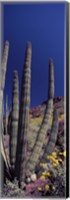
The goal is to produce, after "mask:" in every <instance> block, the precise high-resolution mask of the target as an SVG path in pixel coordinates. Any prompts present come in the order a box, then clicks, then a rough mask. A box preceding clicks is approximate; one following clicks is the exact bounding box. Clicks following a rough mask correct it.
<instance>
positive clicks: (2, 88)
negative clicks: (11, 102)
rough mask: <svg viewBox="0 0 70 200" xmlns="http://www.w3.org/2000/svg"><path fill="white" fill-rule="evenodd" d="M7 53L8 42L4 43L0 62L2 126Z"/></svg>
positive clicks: (0, 116)
mask: <svg viewBox="0 0 70 200" xmlns="http://www.w3.org/2000/svg"><path fill="white" fill-rule="evenodd" d="M8 52H9V42H8V41H6V42H5V46H4V51H3V56H2V62H1V88H0V122H1V124H2V119H3V116H2V115H3V114H2V108H3V93H4V86H5V77H6V70H7V60H8Z"/></svg>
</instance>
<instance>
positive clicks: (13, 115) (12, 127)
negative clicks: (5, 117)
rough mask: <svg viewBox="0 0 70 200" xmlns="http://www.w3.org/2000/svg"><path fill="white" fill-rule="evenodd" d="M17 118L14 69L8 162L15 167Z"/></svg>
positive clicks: (17, 104)
mask: <svg viewBox="0 0 70 200" xmlns="http://www.w3.org/2000/svg"><path fill="white" fill-rule="evenodd" d="M18 118H19V94H18V73H17V71H14V77H13V89H12V108H11V125H10V164H11V167H12V169H13V170H14V169H15V160H16V147H17V133H18Z"/></svg>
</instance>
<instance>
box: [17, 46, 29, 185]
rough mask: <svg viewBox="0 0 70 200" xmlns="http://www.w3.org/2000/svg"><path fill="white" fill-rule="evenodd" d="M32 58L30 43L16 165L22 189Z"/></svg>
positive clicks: (27, 50)
mask: <svg viewBox="0 0 70 200" xmlns="http://www.w3.org/2000/svg"><path fill="white" fill-rule="evenodd" d="M31 58H32V46H31V43H30V42H28V43H27V47H26V53H25V61H24V69H23V75H22V90H21V101H20V115H19V130H18V145H17V157H18V158H17V160H16V163H17V164H19V165H20V166H19V171H18V174H19V186H20V187H23V181H24V179H25V172H26V158H27V133H28V131H29V110H30V85H31ZM16 167H17V165H16ZM17 170H18V169H17Z"/></svg>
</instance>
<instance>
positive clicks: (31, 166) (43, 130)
mask: <svg viewBox="0 0 70 200" xmlns="http://www.w3.org/2000/svg"><path fill="white" fill-rule="evenodd" d="M53 97H54V66H53V64H52V61H50V65H49V100H48V105H47V107H46V111H45V115H44V119H43V122H42V125H41V127H40V130H39V131H38V134H37V137H36V140H35V144H34V147H33V151H32V153H31V156H30V158H29V160H28V162H27V170H26V171H27V176H31V173H32V172H34V170H35V166H36V164H37V162H38V159H39V156H40V153H41V150H42V147H43V145H44V141H45V136H46V134H47V132H48V129H49V128H50V117H51V115H52V112H53ZM51 125H52V122H51Z"/></svg>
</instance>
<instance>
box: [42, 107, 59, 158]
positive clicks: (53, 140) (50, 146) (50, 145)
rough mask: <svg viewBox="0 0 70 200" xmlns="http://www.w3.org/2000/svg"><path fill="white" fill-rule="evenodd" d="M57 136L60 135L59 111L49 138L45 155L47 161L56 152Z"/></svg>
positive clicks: (56, 113)
mask: <svg viewBox="0 0 70 200" xmlns="http://www.w3.org/2000/svg"><path fill="white" fill-rule="evenodd" d="M57 135H58V110H55V111H54V115H53V124H52V129H51V133H50V138H49V141H48V144H47V146H46V147H45V152H44V155H43V159H44V160H45V161H46V160H47V156H48V155H50V154H51V153H52V151H53V150H54V147H55V144H56V140H57Z"/></svg>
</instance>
